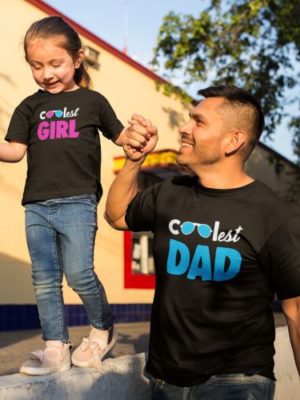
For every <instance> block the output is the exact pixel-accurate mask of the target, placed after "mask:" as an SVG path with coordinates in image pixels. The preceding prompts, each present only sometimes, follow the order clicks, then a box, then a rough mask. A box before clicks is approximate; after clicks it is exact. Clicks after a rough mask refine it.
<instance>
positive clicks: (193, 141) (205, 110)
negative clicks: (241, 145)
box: [177, 97, 227, 170]
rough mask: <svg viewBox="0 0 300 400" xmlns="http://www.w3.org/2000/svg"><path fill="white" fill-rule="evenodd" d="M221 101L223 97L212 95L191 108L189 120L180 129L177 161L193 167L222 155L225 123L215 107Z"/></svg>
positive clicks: (214, 162) (210, 161)
mask: <svg viewBox="0 0 300 400" xmlns="http://www.w3.org/2000/svg"><path fill="white" fill-rule="evenodd" d="M223 102H224V99H223V98H222V97H211V98H207V99H205V100H202V101H201V102H200V103H199V104H198V105H197V106H196V107H194V108H193V109H192V110H191V112H190V119H189V121H188V122H187V123H186V124H185V125H184V126H183V127H182V128H181V129H180V138H181V140H180V143H181V146H180V148H179V152H178V156H177V161H178V163H179V164H181V165H185V166H188V167H189V168H190V169H192V170H194V167H200V166H205V165H213V164H216V163H218V162H219V161H221V160H222V159H223V158H224V157H225V143H226V137H227V135H226V126H225V119H224V116H223V114H222V112H221V111H220V108H218V107H219V106H220V105H221V104H222V103H223Z"/></svg>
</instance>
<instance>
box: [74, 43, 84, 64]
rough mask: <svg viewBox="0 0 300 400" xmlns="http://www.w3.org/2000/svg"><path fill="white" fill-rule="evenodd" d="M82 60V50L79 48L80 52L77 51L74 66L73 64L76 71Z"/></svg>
mask: <svg viewBox="0 0 300 400" xmlns="http://www.w3.org/2000/svg"><path fill="white" fill-rule="evenodd" d="M83 60H84V50H83V48H81V49H80V50H78V52H77V54H76V56H75V59H74V64H75V68H76V69H78V68H79V67H80V65H81V63H82V62H83Z"/></svg>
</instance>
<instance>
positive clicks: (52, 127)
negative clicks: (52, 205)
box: [5, 88, 123, 204]
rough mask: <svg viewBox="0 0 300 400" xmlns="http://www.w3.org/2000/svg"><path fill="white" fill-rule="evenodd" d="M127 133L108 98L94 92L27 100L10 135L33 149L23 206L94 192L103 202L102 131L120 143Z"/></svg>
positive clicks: (29, 155)
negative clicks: (100, 136) (120, 139)
mask: <svg viewBox="0 0 300 400" xmlns="http://www.w3.org/2000/svg"><path fill="white" fill-rule="evenodd" d="M122 129H123V125H122V123H121V122H120V121H119V120H118V118H117V117H116V114H115V112H114V110H113V109H112V107H111V105H110V104H109V102H108V101H107V99H106V98H105V97H104V96H102V95H101V94H100V93H98V92H95V91H93V90H89V89H83V88H80V89H77V90H74V91H69V92H63V93H59V94H51V93H48V92H44V91H42V90H39V91H38V92H37V93H35V94H33V95H32V96H29V97H27V98H26V99H25V100H23V101H22V102H21V104H20V105H19V106H18V107H17V108H16V110H15V111H14V113H13V116H12V119H11V122H10V125H9V128H8V132H7V135H6V137H5V139H6V140H8V141H16V142H20V143H24V144H26V145H27V146H28V151H27V162H28V171H27V179H26V184H25V189H24V194H23V200H22V204H26V203H30V202H35V201H43V200H48V199H54V198H60V197H68V196H76V195H81V194H90V193H92V194H97V196H98V198H99V199H100V197H101V194H102V188H101V183H100V166H101V147H100V138H99V130H100V131H102V133H103V135H104V136H105V137H107V138H108V139H112V140H114V139H116V138H117V137H118V135H119V134H120V132H121V131H122Z"/></svg>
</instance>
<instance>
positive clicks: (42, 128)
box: [37, 121, 49, 140]
mask: <svg viewBox="0 0 300 400" xmlns="http://www.w3.org/2000/svg"><path fill="white" fill-rule="evenodd" d="M48 128H49V122H47V121H42V122H40V124H39V126H38V130H37V135H38V138H39V139H40V140H46V139H48V137H49V129H48Z"/></svg>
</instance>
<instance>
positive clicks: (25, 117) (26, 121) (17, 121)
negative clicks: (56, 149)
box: [5, 101, 31, 144]
mask: <svg viewBox="0 0 300 400" xmlns="http://www.w3.org/2000/svg"><path fill="white" fill-rule="evenodd" d="M30 120H31V110H30V107H29V105H28V104H27V103H26V102H25V101H23V102H22V103H21V104H20V105H18V107H17V108H16V109H15V111H14V113H13V115H12V118H11V121H10V124H9V127H8V130H7V134H6V136H5V140H7V141H8V142H9V141H16V142H20V143H23V144H28V142H29V131H30Z"/></svg>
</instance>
